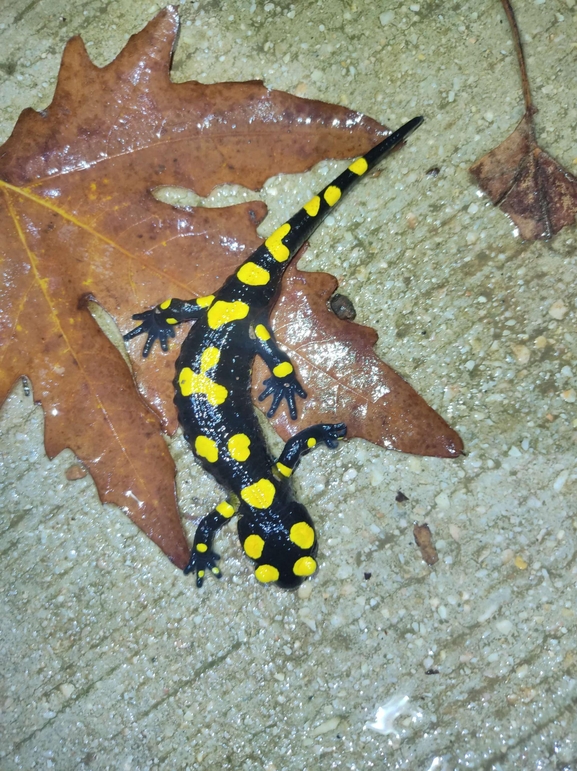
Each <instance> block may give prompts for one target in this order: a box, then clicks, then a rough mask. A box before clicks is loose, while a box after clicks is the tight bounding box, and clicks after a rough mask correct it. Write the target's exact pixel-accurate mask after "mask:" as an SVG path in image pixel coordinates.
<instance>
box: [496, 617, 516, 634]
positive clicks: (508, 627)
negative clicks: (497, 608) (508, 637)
mask: <svg viewBox="0 0 577 771" xmlns="http://www.w3.org/2000/svg"><path fill="white" fill-rule="evenodd" d="M495 626H496V627H497V629H498V630H499V632H501V634H511V632H512V631H513V624H512V623H511V622H510V621H509V620H508V619H506V618H505V619H503V620H502V621H497V623H496V624H495Z"/></svg>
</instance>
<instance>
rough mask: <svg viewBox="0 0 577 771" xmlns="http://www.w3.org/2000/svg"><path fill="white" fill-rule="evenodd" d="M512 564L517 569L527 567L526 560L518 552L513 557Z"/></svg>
mask: <svg viewBox="0 0 577 771" xmlns="http://www.w3.org/2000/svg"><path fill="white" fill-rule="evenodd" d="M514 564H515V567H516V568H519V570H526V569H527V568H528V567H529V563H528V562H526V561H525V560H524V559H523V557H521V555H520V554H517V556H516V557H515V560H514Z"/></svg>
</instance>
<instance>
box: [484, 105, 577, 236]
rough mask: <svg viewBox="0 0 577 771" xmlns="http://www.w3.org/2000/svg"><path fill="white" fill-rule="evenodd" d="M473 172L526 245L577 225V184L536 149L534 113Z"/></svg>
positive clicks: (523, 120)
mask: <svg viewBox="0 0 577 771" xmlns="http://www.w3.org/2000/svg"><path fill="white" fill-rule="evenodd" d="M470 171H471V173H472V174H473V176H474V177H475V178H476V180H477V182H478V184H479V187H480V188H481V190H483V191H484V192H485V193H487V195H488V196H489V198H490V199H491V201H492V202H493V203H494V204H495V205H496V206H499V207H500V208H501V209H502V210H503V211H504V212H505V214H508V215H509V217H511V219H512V220H513V222H514V223H515V225H516V226H517V227H518V228H519V234H520V235H521V238H524V239H525V240H528V241H534V240H537V239H547V238H551V237H552V236H554V235H555V234H556V233H558V232H559V231H560V230H561V228H563V227H565V225H570V224H572V223H573V222H574V221H575V215H576V213H577V178H575V177H574V176H573V175H572V174H570V173H569V172H568V171H567V170H566V169H564V168H563V167H562V166H561V165H560V164H559V163H557V161H555V159H554V158H552V157H551V156H550V155H548V154H547V153H546V152H545V151H544V150H542V149H541V148H540V147H539V146H538V145H537V143H536V141H535V135H534V127H533V119H532V116H531V114H530V113H525V115H524V116H523V119H522V120H521V122H520V123H519V125H518V126H517V128H516V129H515V131H513V133H512V134H510V135H509V136H508V137H507V139H505V141H504V142H502V143H501V144H500V145H499V146H498V147H496V148H495V149H494V150H491V152H489V153H487V155H484V156H483V157H482V158H481V159H480V160H478V161H477V162H476V163H474V164H473V165H472V166H471V168H470Z"/></svg>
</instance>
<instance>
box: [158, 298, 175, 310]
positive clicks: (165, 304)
mask: <svg viewBox="0 0 577 771" xmlns="http://www.w3.org/2000/svg"><path fill="white" fill-rule="evenodd" d="M171 302H172V300H165V301H164V302H163V303H160V305H159V306H158V307H159V308H160V309H161V310H163V311H165V310H166V309H167V308H170V303H171Z"/></svg>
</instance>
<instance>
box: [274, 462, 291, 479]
mask: <svg viewBox="0 0 577 771" xmlns="http://www.w3.org/2000/svg"><path fill="white" fill-rule="evenodd" d="M276 467H277V469H278V470H279V471H280V473H281V474H282V475H283V477H290V475H291V474H292V473H293V470H292V468H289V467H288V466H285V464H284V463H277V464H276Z"/></svg>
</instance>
